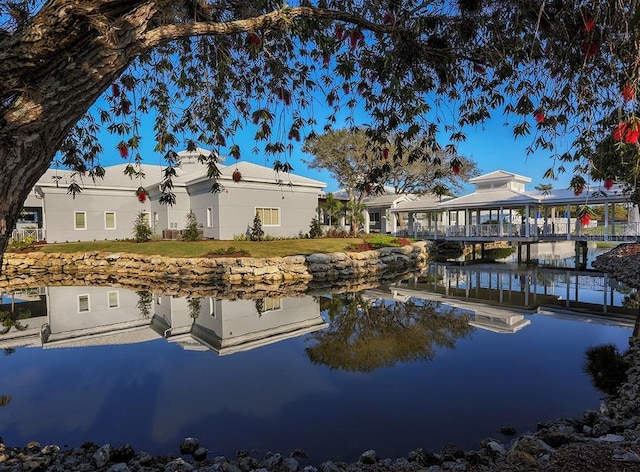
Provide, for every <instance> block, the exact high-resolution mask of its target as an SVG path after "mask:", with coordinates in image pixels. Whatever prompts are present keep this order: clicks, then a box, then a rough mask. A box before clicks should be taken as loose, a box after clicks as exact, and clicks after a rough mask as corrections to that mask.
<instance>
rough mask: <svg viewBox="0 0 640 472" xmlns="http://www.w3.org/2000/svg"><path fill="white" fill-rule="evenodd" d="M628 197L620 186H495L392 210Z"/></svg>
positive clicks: (425, 199) (518, 205)
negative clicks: (530, 188)
mask: <svg viewBox="0 0 640 472" xmlns="http://www.w3.org/2000/svg"><path fill="white" fill-rule="evenodd" d="M628 200H629V197H628V195H627V194H625V193H624V192H623V191H622V189H621V188H620V187H619V186H614V187H613V188H612V189H610V190H607V191H605V192H602V191H601V190H600V189H599V188H598V187H594V188H592V189H585V191H584V192H583V193H582V194H580V195H575V193H574V192H573V190H570V189H559V190H551V191H550V192H548V193H547V194H543V192H541V191H535V192H516V191H514V190H508V189H494V190H493V191H491V192H482V191H481V192H473V193H470V194H467V195H462V196H460V197H457V198H450V199H447V200H445V199H443V200H442V201H441V202H440V201H438V200H437V198H436V197H434V198H431V199H429V197H427V196H423V197H420V198H419V199H417V200H414V201H412V202H406V203H405V202H403V203H400V204H398V206H397V207H396V208H395V209H392V210H391V211H393V212H399V211H428V210H441V211H446V210H464V209H466V208H481V209H489V208H493V209H495V208H499V207H505V208H524V207H525V206H527V205H532V206H534V205H535V206H538V205H545V206H551V205H566V204H572V205H579V204H590V205H591V204H599V203H605V202H619V203H622V202H627V201H628Z"/></svg>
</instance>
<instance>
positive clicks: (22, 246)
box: [7, 236, 36, 252]
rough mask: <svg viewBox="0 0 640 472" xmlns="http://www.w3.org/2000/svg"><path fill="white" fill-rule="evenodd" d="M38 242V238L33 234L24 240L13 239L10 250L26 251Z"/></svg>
mask: <svg viewBox="0 0 640 472" xmlns="http://www.w3.org/2000/svg"><path fill="white" fill-rule="evenodd" d="M35 244H36V239H35V238H32V237H31V236H26V237H25V238H24V239H23V240H22V241H18V240H17V239H12V240H11V242H9V246H8V248H7V249H8V250H9V252H17V251H25V250H27V249H33V248H34V246H35Z"/></svg>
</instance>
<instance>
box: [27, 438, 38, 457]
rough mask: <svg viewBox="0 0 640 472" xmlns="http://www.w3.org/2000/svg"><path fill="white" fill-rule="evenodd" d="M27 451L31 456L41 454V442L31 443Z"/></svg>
mask: <svg viewBox="0 0 640 472" xmlns="http://www.w3.org/2000/svg"><path fill="white" fill-rule="evenodd" d="M25 449H26V450H27V452H30V453H31V454H35V453H37V452H40V449H41V446H40V443H39V442H37V441H31V442H30V443H29V444H27V445H26V446H25Z"/></svg>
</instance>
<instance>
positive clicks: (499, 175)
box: [469, 170, 531, 184]
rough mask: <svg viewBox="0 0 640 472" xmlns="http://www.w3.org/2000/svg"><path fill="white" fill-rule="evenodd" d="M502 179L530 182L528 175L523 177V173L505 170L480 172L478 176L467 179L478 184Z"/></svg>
mask: <svg viewBox="0 0 640 472" xmlns="http://www.w3.org/2000/svg"><path fill="white" fill-rule="evenodd" d="M504 180H508V181H510V182H523V183H526V182H531V178H530V177H525V176H524V175H520V174H515V173H513V172H507V171H506V170H494V171H493V172H489V173H488V174H482V175H479V176H478V177H474V178H473V179H469V182H471V183H472V184H478V183H484V182H494V181H504Z"/></svg>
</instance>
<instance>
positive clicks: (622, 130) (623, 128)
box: [613, 122, 629, 141]
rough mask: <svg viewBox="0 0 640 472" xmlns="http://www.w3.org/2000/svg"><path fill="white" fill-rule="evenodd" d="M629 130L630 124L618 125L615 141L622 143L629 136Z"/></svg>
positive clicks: (614, 133) (621, 123) (614, 134)
mask: <svg viewBox="0 0 640 472" xmlns="http://www.w3.org/2000/svg"><path fill="white" fill-rule="evenodd" d="M628 130H629V124H628V123H624V122H620V123H618V126H617V127H616V129H615V131H614V132H613V139H615V140H616V141H622V139H623V138H624V137H625V135H626V134H627V131H628Z"/></svg>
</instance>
